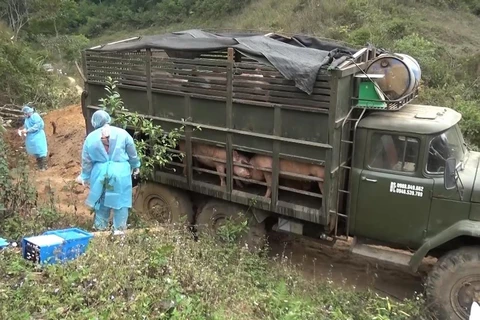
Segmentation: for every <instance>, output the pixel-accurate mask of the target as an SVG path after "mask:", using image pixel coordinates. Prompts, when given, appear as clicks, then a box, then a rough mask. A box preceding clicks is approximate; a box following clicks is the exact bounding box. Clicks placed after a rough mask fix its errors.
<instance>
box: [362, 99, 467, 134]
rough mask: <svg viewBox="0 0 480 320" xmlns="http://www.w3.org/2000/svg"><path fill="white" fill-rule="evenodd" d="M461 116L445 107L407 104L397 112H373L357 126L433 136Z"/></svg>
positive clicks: (451, 124)
mask: <svg viewBox="0 0 480 320" xmlns="http://www.w3.org/2000/svg"><path fill="white" fill-rule="evenodd" d="M461 118H462V115H461V114H460V113H458V112H457V111H455V110H452V109H450V108H445V107H435V106H428V105H416V104H408V105H406V106H404V107H403V108H402V109H400V110H398V111H375V112H372V113H371V114H369V115H368V116H366V117H365V118H364V119H363V120H362V121H360V123H359V124H358V127H359V128H367V129H377V130H385V131H397V132H405V133H418V134H434V133H439V132H442V131H445V130H447V129H449V128H450V127H452V126H453V125H455V124H456V123H457V122H458V121H460V119H461Z"/></svg>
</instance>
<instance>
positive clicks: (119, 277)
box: [0, 226, 423, 320]
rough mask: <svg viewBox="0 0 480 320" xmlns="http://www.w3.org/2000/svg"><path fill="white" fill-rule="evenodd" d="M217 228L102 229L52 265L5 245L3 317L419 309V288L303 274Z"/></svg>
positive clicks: (302, 314)
mask: <svg viewBox="0 0 480 320" xmlns="http://www.w3.org/2000/svg"><path fill="white" fill-rule="evenodd" d="M278 260H279V261H278V262H279V263H277V264H276V265H275V266H272V265H271V264H269V260H268V259H267V258H266V257H264V256H263V255H262V254H260V255H255V254H251V253H249V252H248V251H247V250H245V249H244V248H240V247H238V246H236V245H235V244H233V243H222V244H220V243H219V242H218V241H215V240H214V239H213V238H210V237H203V238H202V239H201V240H200V241H198V242H195V241H193V239H192V236H191V234H190V233H189V232H186V231H184V230H183V229H182V228H178V227H173V226H168V228H165V229H164V230H163V231H161V232H148V231H136V232H134V233H131V234H129V235H128V236H127V237H125V238H124V239H122V238H115V239H114V238H108V237H98V238H94V239H93V240H92V241H91V244H90V246H89V248H88V250H87V253H86V254H85V255H83V256H81V257H80V258H78V259H77V260H75V261H72V262H69V263H66V264H64V265H52V266H47V267H44V268H40V267H38V266H34V265H32V264H31V263H29V262H27V261H26V260H24V259H22V257H21V255H20V254H19V252H17V251H16V250H13V249H8V250H4V251H2V252H0V272H1V274H2V275H4V277H3V279H2V281H3V283H2V288H1V289H0V318H2V319H12V320H13V319H31V318H34V319H238V320H243V319H245V320H252V319H315V320H318V319H334V320H335V319H412V318H416V317H420V316H421V310H422V308H423V304H422V303H423V301H422V300H421V299H420V298H419V299H418V300H413V301H404V302H402V303H398V302H393V301H391V300H389V299H387V298H382V297H380V296H378V295H376V294H374V293H372V292H364V293H356V292H353V291H349V290H339V289H335V288H334V287H332V286H331V285H330V284H328V282H327V281H325V282H315V283H313V282H312V281H310V280H307V279H303V278H302V277H301V275H300V274H299V273H298V272H297V270H296V269H295V268H294V266H293V265H292V264H291V263H290V262H289V260H288V259H287V258H285V257H278Z"/></svg>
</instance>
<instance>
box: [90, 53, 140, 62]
mask: <svg viewBox="0 0 480 320" xmlns="http://www.w3.org/2000/svg"><path fill="white" fill-rule="evenodd" d="M144 59H145V58H144V55H141V56H138V57H135V58H132V57H123V56H120V57H107V56H99V57H87V62H91V63H99V62H105V61H108V62H111V63H132V64H137V63H145V60H144Z"/></svg>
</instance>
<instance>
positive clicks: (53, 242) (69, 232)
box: [22, 228, 93, 263]
mask: <svg viewBox="0 0 480 320" xmlns="http://www.w3.org/2000/svg"><path fill="white" fill-rule="evenodd" d="M92 237H93V235H92V234H91V233H88V232H86V231H83V230H81V229H77V228H70V229H63V230H52V231H47V232H45V233H44V234H43V235H41V236H36V237H29V238H24V239H23V242H22V251H23V256H24V258H25V259H27V260H31V261H34V262H37V263H57V262H59V261H65V260H73V259H75V258H77V257H78V256H79V255H81V254H83V253H85V250H86V249H87V246H88V243H89V242H90V239H91V238H92Z"/></svg>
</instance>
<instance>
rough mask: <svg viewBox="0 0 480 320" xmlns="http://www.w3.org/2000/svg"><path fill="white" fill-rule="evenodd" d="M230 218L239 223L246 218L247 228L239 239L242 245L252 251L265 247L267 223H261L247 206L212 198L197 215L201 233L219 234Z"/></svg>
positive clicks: (197, 224)
mask: <svg viewBox="0 0 480 320" xmlns="http://www.w3.org/2000/svg"><path fill="white" fill-rule="evenodd" d="M228 219H231V220H232V221H233V222H237V223H242V222H244V221H245V220H244V219H246V221H247V225H246V230H243V232H242V233H241V235H240V237H239V239H238V241H239V242H240V244H241V245H245V244H246V245H248V249H249V250H250V251H251V252H255V251H258V250H260V249H262V248H263V246H264V245H265V236H266V231H265V224H264V223H263V222H261V223H259V222H258V221H257V220H256V219H255V217H254V216H253V214H252V213H250V212H248V210H246V208H245V207H243V206H240V205H235V204H232V203H229V202H225V201H221V200H210V201H209V202H208V203H207V204H206V205H205V206H204V207H203V209H202V210H201V211H200V213H199V214H198V215H197V220H196V226H197V231H198V233H199V234H200V235H201V234H202V233H206V232H209V233H211V234H213V235H218V233H219V232H220V230H219V229H220V228H221V227H222V226H225V225H226V223H227V221H228Z"/></svg>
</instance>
